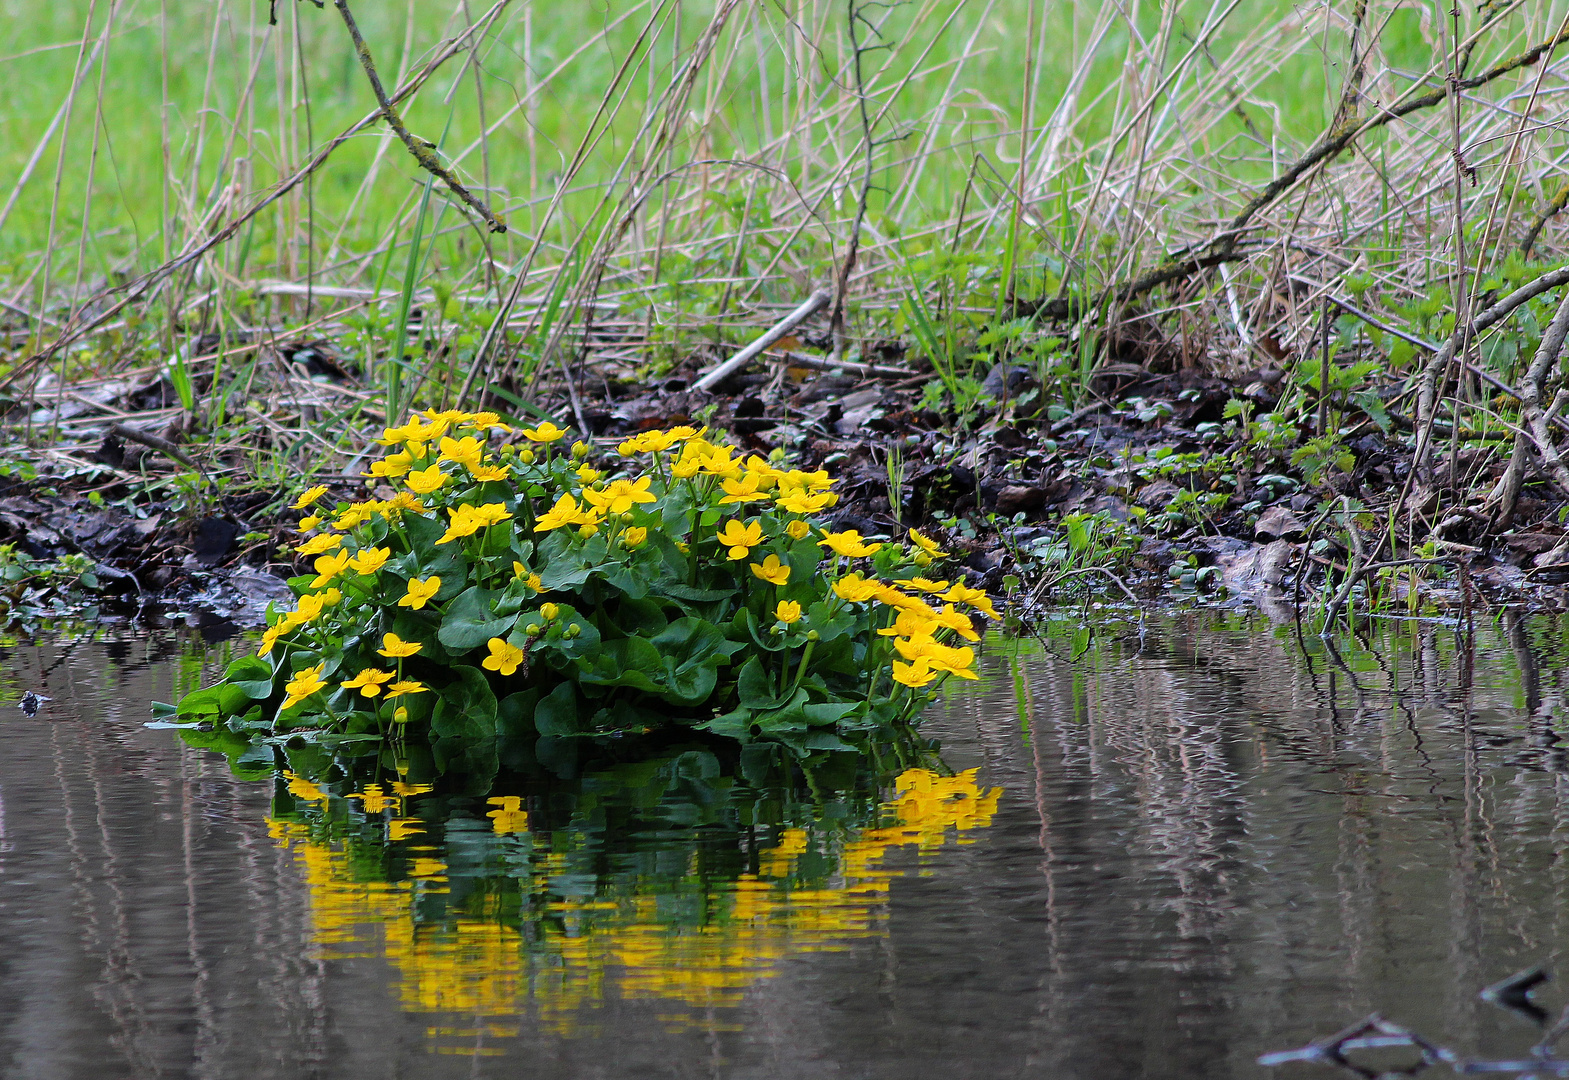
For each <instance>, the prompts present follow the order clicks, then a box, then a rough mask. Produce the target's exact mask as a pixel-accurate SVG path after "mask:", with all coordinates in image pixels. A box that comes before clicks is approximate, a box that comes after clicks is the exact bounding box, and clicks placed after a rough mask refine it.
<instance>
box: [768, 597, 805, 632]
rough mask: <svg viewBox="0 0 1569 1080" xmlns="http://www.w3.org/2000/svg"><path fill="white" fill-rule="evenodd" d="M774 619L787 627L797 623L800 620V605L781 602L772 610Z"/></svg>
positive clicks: (789, 601) (793, 602)
mask: <svg viewBox="0 0 1569 1080" xmlns="http://www.w3.org/2000/svg"><path fill="white" fill-rule="evenodd" d="M774 618H776V619H778V620H779V621H780V622H782V623H784V624H785V625H786V626H789V625H791V624H793V623H796V622H799V621H800V618H801V605H800V604H797V603H796V602H795V601H794V600H781V601H779V603H778V605H777V606H776V607H775V608H774Z"/></svg>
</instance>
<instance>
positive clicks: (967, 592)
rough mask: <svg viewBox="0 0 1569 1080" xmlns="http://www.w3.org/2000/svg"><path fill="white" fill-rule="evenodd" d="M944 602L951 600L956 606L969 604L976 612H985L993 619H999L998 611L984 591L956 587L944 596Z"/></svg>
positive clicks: (962, 586) (961, 586)
mask: <svg viewBox="0 0 1569 1080" xmlns="http://www.w3.org/2000/svg"><path fill="white" fill-rule="evenodd" d="M942 598H943V599H944V600H951V601H953V602H954V603H955V604H968V605H970V606H971V607H972V608H974V609H975V610H976V611H980V612H984V613H985V614H986V615H988V616H990V617H991V618H993V619H995V618H997V609H996V608H995V607H993V606H992V599H991V597H989V596H987V595H986V590H984V589H972V588H969V587H968V586H966V585H955V586H954V587H953V588H951V589H949V590H948V591H947V592H945V593H943V594H942Z"/></svg>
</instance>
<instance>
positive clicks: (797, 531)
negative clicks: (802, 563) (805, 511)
mask: <svg viewBox="0 0 1569 1080" xmlns="http://www.w3.org/2000/svg"><path fill="white" fill-rule="evenodd" d="M811 531H812V527H811V526H810V525H808V524H807V523H806V522H804V521H801V520H800V519H799V518H798V519H796V520H795V521H792V522H790V524H788V525H786V526H785V535H786V536H788V537H789V538H790V539H792V540H800V539H801V538H803V537H804V536H806V535H807V534H808V533H810V532H811Z"/></svg>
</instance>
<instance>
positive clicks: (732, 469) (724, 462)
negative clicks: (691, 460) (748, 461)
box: [701, 446, 741, 476]
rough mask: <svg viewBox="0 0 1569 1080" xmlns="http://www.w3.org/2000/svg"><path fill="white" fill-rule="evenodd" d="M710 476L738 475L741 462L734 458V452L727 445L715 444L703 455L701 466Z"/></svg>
mask: <svg viewBox="0 0 1569 1080" xmlns="http://www.w3.org/2000/svg"><path fill="white" fill-rule="evenodd" d="M701 468H702V470H703V471H704V472H705V473H708V474H709V475H710V476H740V475H741V463H740V462H739V461H737V460H736V459H735V452H734V451H733V450H732V449H731V448H730V447H728V446H716V447H713V448H712V450H711V451H710V452H709V453H707V454H705V455H704V456H703V463H702V466H701Z"/></svg>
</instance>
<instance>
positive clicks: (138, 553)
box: [0, 342, 1569, 627]
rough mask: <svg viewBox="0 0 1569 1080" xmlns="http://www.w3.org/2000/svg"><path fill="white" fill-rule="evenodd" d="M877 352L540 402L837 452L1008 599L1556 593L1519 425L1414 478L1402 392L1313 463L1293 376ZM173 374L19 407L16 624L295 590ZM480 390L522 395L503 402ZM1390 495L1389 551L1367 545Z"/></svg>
mask: <svg viewBox="0 0 1569 1080" xmlns="http://www.w3.org/2000/svg"><path fill="white" fill-rule="evenodd" d="M797 347H800V343H797ZM862 355H863V359H864V360H865V361H866V362H864V363H850V364H836V363H834V362H832V361H830V360H828V359H826V358H824V357H823V356H820V355H808V354H806V353H803V352H795V351H791V350H786V351H783V352H778V353H776V354H774V355H771V356H768V357H765V358H764V359H763V360H762V361H761V367H762V370H756V369H754V370H751V371H746V372H742V373H739V374H737V375H735V376H734V377H732V378H730V379H729V380H728V381H727V382H725V383H722V384H720V385H719V386H717V387H716V388H715V389H714V392H707V391H703V390H698V389H696V388H695V384H696V382H697V381H698V378H699V373H700V372H701V371H702V370H703V369H704V368H705V366H706V364H707V362H708V359H709V358H706V357H704V356H701V355H698V356H693V357H692V358H691V359H689V361H688V362H687V363H686V364H684V365H682V366H678V367H677V368H675V369H674V370H672V371H670V372H668V373H666V374H664V375H662V376H660V377H659V378H657V379H650V378H648V377H647V376H646V373H640V372H638V371H637V370H635V369H632V368H630V367H624V368H622V369H619V370H618V369H616V368H615V367H614V366H610V367H604V366H602V370H600V371H599V372H598V374H600V375H601V376H602V377H600V378H597V379H596V380H594V381H595V383H597V385H595V386H588V385H585V386H583V387H582V388H581V389H582V392H581V393H580V394H579V395H577V398H578V400H577V402H576V405H575V406H574V404H573V402H572V401H571V400H570V395H569V394H568V393H567V391H566V388H565V386H564V385H557V386H554V387H552V386H551V385H549V384H545V385H544V386H543V387H542V391H543V393H542V397H541V399H540V400H541V404H542V406H543V408H544V410H545V411H546V412H549V413H551V414H552V415H555V416H557V417H559V418H561V419H562V420H563V421H567V420H569V419H570V418H572V417H573V416H574V415H580V417H581V422H582V423H583V424H585V425H586V426H587V427H588V428H589V430H590V433H591V435H592V441H593V443H594V445H595V448H596V454H598V455H599V456H600V457H601V458H603V459H604V460H605V461H606V462H609V463H614V462H615V461H617V460H618V458H617V455H616V452H615V445H616V443H617V442H618V441H619V440H620V439H621V438H623V437H625V436H627V435H630V434H634V433H636V432H638V431H642V430H647V429H649V428H656V427H667V426H672V425H678V424H707V425H709V426H711V427H714V428H718V429H721V430H723V431H726V432H728V433H729V434H730V436H731V438H732V439H733V440H734V441H735V442H736V443H737V444H738V445H740V446H741V447H743V448H744V449H745V450H747V451H749V452H755V453H758V454H762V455H767V454H769V453H771V452H774V451H783V452H784V453H785V454H787V455H789V457H790V458H791V460H793V461H795V462H797V463H799V464H800V465H801V466H802V467H804V468H809V469H815V468H826V469H828V470H829V471H830V472H831V473H832V474H833V475H835V476H836V477H838V478H839V481H840V482H839V486H838V489H837V490H838V491H839V492H840V493H841V495H842V501H841V502H840V504H839V505H838V506H837V507H836V508H835V510H834V511H833V513H832V518H833V520H834V523H835V524H836V525H837V526H838V527H841V528H855V529H858V530H860V531H861V532H862V533H863V534H869V535H876V534H884V535H897V534H899V533H900V532H902V530H903V529H905V528H907V527H911V526H915V527H918V528H920V529H922V530H923V531H925V532H927V533H928V534H930V535H933V536H935V537H938V538H939V539H940V541H941V542H942V543H943V544H944V545H945V546H946V547H947V549H948V550H950V551H952V552H955V553H956V555H957V558H958V560H959V561H960V562H961V563H962V568H963V569H962V572H963V573H964V574H965V575H966V577H967V578H968V579H969V582H970V583H971V584H974V585H979V586H982V587H985V588H986V589H988V590H989V591H991V592H992V593H994V594H996V595H997V596H998V597H999V598H1001V599H1005V600H1007V601H1009V602H1010V605H1011V610H1012V611H1013V612H1014V613H1015V614H1018V615H1024V616H1027V615H1028V614H1029V613H1030V612H1032V611H1034V610H1038V609H1039V608H1041V607H1042V606H1043V605H1051V604H1055V603H1061V602H1067V601H1071V600H1074V599H1076V598H1079V597H1082V596H1084V595H1086V594H1089V593H1097V592H1108V593H1109V594H1110V595H1111V596H1113V597H1116V598H1119V599H1121V600H1122V601H1124V602H1126V601H1128V600H1129V598H1130V597H1131V598H1133V599H1136V600H1137V602H1139V603H1151V602H1170V603H1191V602H1196V601H1203V602H1207V603H1213V602H1221V603H1257V604H1259V605H1260V606H1262V607H1264V608H1265V609H1266V610H1269V611H1270V612H1271V613H1272V614H1275V615H1277V616H1280V617H1289V616H1290V615H1291V613H1292V612H1293V611H1294V609H1295V608H1296V606H1297V605H1299V604H1302V603H1308V604H1310V605H1311V604H1321V603H1322V602H1323V600H1324V599H1325V597H1327V596H1329V595H1331V594H1333V593H1334V591H1335V590H1336V589H1337V588H1338V585H1339V584H1340V582H1341V581H1342V579H1343V576H1344V574H1345V573H1346V570H1347V567H1348V566H1352V565H1357V564H1358V561H1360V563H1361V564H1363V565H1372V564H1376V563H1377V562H1378V561H1379V560H1382V561H1384V562H1395V563H1399V564H1400V565H1396V566H1387V567H1384V568H1383V569H1382V570H1381V571H1378V572H1377V573H1374V572H1369V573H1368V575H1367V578H1368V582H1369V583H1370V584H1371V587H1372V589H1373V600H1372V602H1374V603H1377V604H1384V605H1388V604H1391V603H1397V604H1399V605H1400V606H1401V607H1402V609H1411V610H1423V609H1426V610H1430V611H1431V610H1460V609H1464V608H1467V607H1470V608H1474V609H1487V608H1490V607H1496V606H1499V605H1510V606H1521V607H1525V608H1528V609H1533V610H1561V609H1562V608H1563V607H1564V605H1565V597H1566V593H1565V583H1566V582H1569V533H1566V530H1565V528H1564V526H1563V525H1562V524H1561V523H1560V520H1559V519H1560V517H1561V516H1562V515H1563V512H1564V510H1565V504H1564V503H1563V501H1562V500H1560V499H1558V498H1557V497H1556V494H1555V493H1554V492H1553V491H1552V490H1551V489H1550V488H1547V487H1546V486H1543V485H1532V484H1529V483H1528V484H1527V485H1526V486H1525V488H1524V489H1523V491H1522V492H1521V496H1520V498H1519V499H1518V500H1517V501H1516V503H1515V505H1514V512H1513V515H1512V518H1511V520H1509V521H1508V522H1507V523H1503V524H1501V523H1500V522H1498V521H1497V520H1496V518H1495V516H1493V515H1492V514H1491V513H1490V508H1489V505H1488V500H1487V498H1486V495H1487V493H1488V491H1489V489H1490V488H1492V487H1494V486H1495V485H1496V482H1497V480H1498V478H1499V477H1501V476H1502V475H1503V472H1504V469H1505V466H1506V464H1507V458H1508V449H1509V445H1508V443H1507V442H1497V443H1496V444H1495V443H1480V444H1472V445H1467V446H1465V447H1463V448H1462V449H1461V451H1460V452H1459V453H1458V454H1454V455H1446V456H1445V457H1444V458H1443V459H1442V460H1441V462H1440V466H1439V469H1438V471H1437V473H1436V475H1435V476H1434V479H1433V481H1432V483H1431V484H1428V485H1422V484H1420V483H1417V482H1415V480H1414V479H1413V477H1412V475H1411V469H1412V443H1413V437H1412V435H1411V432H1410V431H1409V423H1404V424H1403V423H1402V421H1403V420H1404V417H1402V416H1401V415H1400V414H1399V413H1398V411H1397V410H1395V409H1393V408H1390V409H1377V410H1374V412H1375V413H1376V414H1377V416H1376V419H1377V420H1378V421H1379V422H1375V417H1373V416H1368V417H1365V418H1364V419H1362V420H1361V422H1359V423H1356V424H1354V425H1352V426H1351V427H1350V428H1349V430H1347V431H1345V432H1341V433H1339V438H1338V439H1336V440H1334V446H1333V447H1332V448H1330V449H1326V450H1325V452H1324V454H1323V456H1322V457H1321V458H1315V457H1314V455H1313V454H1312V453H1311V450H1312V446H1313V436H1312V435H1311V432H1310V431H1303V432H1298V433H1296V435H1297V437H1296V438H1294V439H1282V440H1279V441H1278V444H1277V445H1269V444H1268V443H1267V441H1265V440H1261V439H1260V437H1259V423H1258V421H1259V419H1260V418H1262V419H1263V420H1265V421H1267V420H1268V419H1269V417H1270V416H1271V413H1270V412H1269V410H1271V409H1272V407H1274V406H1275V405H1276V403H1277V401H1278V399H1279V395H1280V391H1281V384H1282V373H1281V372H1280V371H1278V370H1275V369H1271V368H1261V369H1258V370H1254V371H1250V372H1245V373H1243V374H1242V375H1240V376H1238V377H1235V378H1230V379H1227V378H1220V377H1218V376H1215V375H1213V374H1208V373H1205V372H1204V371H1202V370H1201V369H1199V368H1196V367H1188V368H1182V367H1180V365H1179V364H1172V365H1171V366H1174V367H1176V368H1177V370H1172V371H1168V372H1165V373H1152V372H1151V371H1150V370H1148V368H1147V367H1146V366H1143V365H1140V364H1132V363H1120V364H1106V365H1102V367H1101V368H1100V369H1098V371H1097V374H1096V375H1095V377H1094V379H1093V381H1092V387H1091V389H1092V391H1093V393H1092V395H1091V396H1090V398H1089V403H1088V404H1086V405H1083V406H1081V407H1079V408H1077V409H1074V410H1071V411H1070V410H1068V409H1067V408H1066V407H1065V406H1061V405H1056V404H1053V403H1052V402H1051V401H1050V400H1049V398H1050V396H1051V389H1050V387H1045V386H1042V385H1041V384H1040V383H1039V382H1038V381H1037V378H1036V372H1035V371H1034V370H1032V369H1030V368H1029V367H1026V366H1023V365H1003V364H999V365H996V366H994V367H992V368H991V369H990V371H989V373H988V374H987V376H986V378H985V380H984V381H977V385H976V386H975V388H974V389H975V394H974V397H973V400H971V401H969V402H968V403H966V406H965V408H964V409H963V410H957V409H956V408H955V405H954V402H953V400H952V397H951V396H947V397H945V396H943V395H934V394H933V393H932V392H931V387H932V384H933V382H934V376H933V374H932V373H931V372H930V371H929V370H928V369H927V368H926V365H925V364H924V363H921V362H917V361H913V360H911V359H910V358H908V357H907V356H906V355H905V354H904V352H903V350H902V349H901V348H900V347H899V346H898V345H897V344H892V343H890V344H885V345H883V346H880V347H876V348H870V349H867V350H865V351H864V352H863V354H862ZM280 362H287V363H288V364H289V365H291V366H297V367H299V369H300V370H299V371H298V373H297V374H298V376H299V378H300V381H298V382H297V383H296V384H295V394H294V397H293V398H292V399H290V401H289V404H290V405H292V407H295V408H297V409H299V410H300V411H301V414H302V415H304V414H307V413H309V412H310V410H312V409H314V408H319V407H324V406H322V403H323V402H325V401H328V400H330V399H331V397H332V395H334V394H352V393H357V392H360V391H361V382H362V380H361V379H360V377H359V376H357V375H356V373H355V372H354V371H353V365H352V363H350V362H349V361H348V360H347V359H346V358H344V357H343V356H341V355H339V354H338V353H336V352H335V351H334V350H333V349H332V348H331V346H330V345H329V344H328V343H326V342H315V343H312V345H311V346H310V347H309V348H306V349H293V350H291V351H289V353H288V355H287V356H286V357H282V358H281V361H280ZM166 384H167V379H165V378H163V377H160V376H156V375H154V376H152V377H150V378H146V377H144V378H142V379H122V380H119V381H116V382H112V383H111V382H101V383H95V384H92V385H90V386H85V387H83V388H82V390H81V391H80V392H73V393H72V394H70V395H69V400H68V402H67V403H66V405H65V406H63V407H59V408H58V409H57V410H56V411H53V412H51V413H48V414H45V413H44V412H43V411H40V412H39V413H35V414H34V415H33V416H32V417H31V418H30V419H31V421H33V425H34V426H41V425H42V424H43V423H45V422H47V423H50V424H52V425H54V426H55V428H56V431H57V438H56V440H55V442H53V443H52V444H51V445H49V446H47V447H44V448H36V447H35V448H34V449H32V450H25V451H24V450H20V449H15V448H14V449H13V450H12V455H13V456H20V457H21V458H22V459H23V460H24V461H25V462H26V464H25V467H23V468H13V469H11V470H10V472H11V475H10V476H9V477H7V478H5V479H4V480H3V481H0V543H5V544H9V545H13V547H12V548H11V553H10V554H9V555H8V556H7V559H8V562H7V563H6V574H7V582H6V586H7V588H6V593H5V596H4V601H3V602H4V604H5V605H6V610H7V613H8V616H9V618H11V619H12V620H18V619H21V620H24V621H25V620H26V619H28V618H35V619H36V618H39V617H47V616H49V615H51V614H64V613H65V612H66V611H67V610H70V609H73V608H74V609H80V608H82V607H84V606H96V608H97V610H98V611H99V612H101V613H102V614H103V615H104V616H106V617H118V618H151V619H157V618H169V617H176V618H182V619H184V618H189V619H191V620H194V621H197V622H200V623H202V624H203V625H219V624H232V625H234V626H239V627H245V626H254V625H257V624H258V623H259V622H260V619H261V615H262V612H263V611H264V610H265V605H266V601H267V600H268V599H278V600H280V601H282V600H286V599H287V596H288V594H287V589H286V587H285V586H284V585H283V581H284V579H286V578H287V577H288V576H290V575H291V574H292V573H295V572H297V570H298V569H299V564H298V563H297V561H296V560H295V556H294V553H293V552H292V551H291V550H289V548H288V543H289V541H290V540H291V539H292V537H293V534H292V532H291V526H292V525H293V524H294V522H295V520H297V518H298V516H299V514H298V513H297V512H293V511H288V510H287V509H285V507H286V504H287V502H288V499H289V497H290V496H291V495H292V493H293V490H294V489H293V488H292V487H291V488H290V490H289V491H283V490H280V489H279V487H278V486H276V485H275V484H271V483H264V482H262V481H260V480H258V479H257V478H256V477H254V476H253V475H249V474H248V473H247V465H246V462H247V460H248V458H247V456H246V455H247V453H249V452H252V451H254V450H255V449H257V439H256V438H255V437H254V436H253V437H252V438H251V440H250V443H249V444H247V443H246V441H245V440H243V439H239V438H236V437H235V434H234V432H232V431H228V430H224V431H219V432H216V433H214V432H212V431H204V430H202V429H201V428H200V425H199V424H198V423H197V422H196V421H195V420H193V419H192V417H191V415H190V414H188V413H186V412H184V411H183V410H182V409H181V408H180V406H179V403H178V399H177V397H176V396H175V395H174V392H173V389H172V387H170V386H168V385H166ZM1391 396H1393V395H1391ZM62 397H63V396H62ZM277 400H278V399H276V398H274V399H273V401H272V405H273V407H274V408H275V409H276V408H277ZM487 404H488V405H491V406H492V407H495V408H497V409H498V410H499V411H506V402H504V401H491V402H487ZM366 411H367V413H370V412H371V410H366ZM1239 412H1240V413H1241V414H1242V415H1241V416H1240V417H1239ZM276 438H277V436H276V435H275V436H273V439H274V441H276ZM262 445H268V444H267V442H266V441H265V440H263V441H262ZM1305 451H1308V452H1305ZM345 460H346V463H345V464H343V465H340V466H339V467H340V468H342V470H343V471H341V472H335V473H327V472H324V471H323V472H317V473H315V474H310V475H307V474H305V473H302V474H301V475H300V476H299V478H298V483H297V486H300V487H303V486H304V484H305V483H307V482H309V481H313V480H314V481H316V482H321V483H326V484H327V485H328V486H329V488H330V490H331V492H332V496H334V497H340V498H345V499H349V498H353V499H358V498H363V497H364V496H365V493H366V487H365V486H364V481H363V480H361V479H360V478H359V473H360V471H361V469H362V468H363V455H361V457H360V458H352V457H351V456H348V457H346V459H345ZM1467 493H1471V494H1469V495H1468V494H1467ZM384 494H385V493H384ZM384 494H383V497H384ZM1440 507H1444V508H1445V509H1443V510H1442V511H1440V509H1439V508H1440ZM1392 510H1398V518H1397V529H1396V533H1397V534H1398V535H1397V547H1396V548H1394V549H1391V550H1387V551H1382V552H1381V553H1379V554H1377V555H1371V554H1369V552H1371V551H1374V550H1376V549H1377V548H1378V546H1379V541H1380V535H1379V532H1380V529H1384V528H1386V526H1385V523H1386V522H1387V520H1388V519H1389V518H1390V517H1391V516H1392V514H1391V511H1392ZM1348 521H1351V522H1354V523H1355V527H1354V529H1351V528H1348V527H1347V522H1348ZM1353 533H1354V534H1355V535H1353ZM1359 546H1360V547H1361V548H1362V551H1361V552H1360V553H1358V551H1357V550H1356V549H1357V548H1358V547H1359ZM62 560H65V561H64V563H62ZM81 560H86V563H85V564H84V563H83V562H82V561H81ZM1359 588H1363V586H1359ZM1347 599H1348V602H1349V603H1351V604H1353V605H1354V604H1357V603H1358V602H1361V603H1363V604H1366V603H1368V602H1369V601H1368V599H1367V597H1366V596H1365V595H1364V594H1363V593H1356V594H1354V595H1351V596H1349V597H1348V598H1347Z"/></svg>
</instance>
